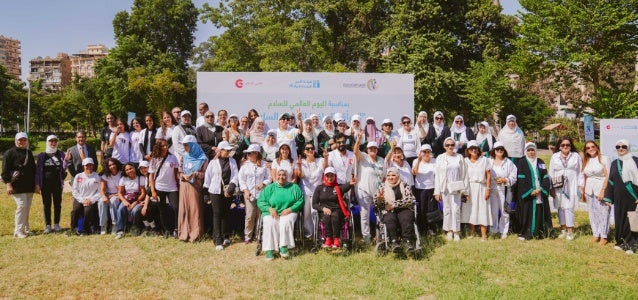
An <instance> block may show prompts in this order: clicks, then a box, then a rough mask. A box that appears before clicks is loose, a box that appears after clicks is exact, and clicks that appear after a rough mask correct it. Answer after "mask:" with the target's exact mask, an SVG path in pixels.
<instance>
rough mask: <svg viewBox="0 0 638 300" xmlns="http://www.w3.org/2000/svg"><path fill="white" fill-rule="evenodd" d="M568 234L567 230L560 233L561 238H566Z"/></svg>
mask: <svg viewBox="0 0 638 300" xmlns="http://www.w3.org/2000/svg"><path fill="white" fill-rule="evenodd" d="M566 236H567V231H565V230H561V231H560V234H559V235H558V238H559V239H564V238H565V237H566Z"/></svg>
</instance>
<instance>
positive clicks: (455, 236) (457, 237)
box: [454, 233, 461, 242]
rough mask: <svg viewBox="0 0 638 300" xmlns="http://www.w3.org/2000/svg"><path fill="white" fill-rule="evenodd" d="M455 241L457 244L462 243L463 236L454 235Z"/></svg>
mask: <svg viewBox="0 0 638 300" xmlns="http://www.w3.org/2000/svg"><path fill="white" fill-rule="evenodd" d="M454 241H455V242H460V241H461V236H460V235H459V234H458V233H457V234H454Z"/></svg>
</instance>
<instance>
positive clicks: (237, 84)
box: [235, 78, 264, 89]
mask: <svg viewBox="0 0 638 300" xmlns="http://www.w3.org/2000/svg"><path fill="white" fill-rule="evenodd" d="M263 84H264V83H263V82H261V81H244V80H243V79H241V78H237V80H235V87H236V88H238V89H241V88H244V87H249V86H259V85H263Z"/></svg>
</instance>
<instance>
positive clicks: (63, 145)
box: [58, 138, 101, 151]
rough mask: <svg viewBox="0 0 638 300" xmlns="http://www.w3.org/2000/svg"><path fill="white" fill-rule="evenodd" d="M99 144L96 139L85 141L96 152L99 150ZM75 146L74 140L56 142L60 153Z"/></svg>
mask: <svg viewBox="0 0 638 300" xmlns="http://www.w3.org/2000/svg"><path fill="white" fill-rule="evenodd" d="M100 143H101V141H100V139H97V138H87V139H86V144H87V145H90V146H93V147H94V148H95V150H96V151H98V150H100ZM75 144H76V142H75V138H71V139H66V140H60V141H59V142H58V149H60V150H62V151H66V150H67V149H69V148H71V147H73V146H74V145H75Z"/></svg>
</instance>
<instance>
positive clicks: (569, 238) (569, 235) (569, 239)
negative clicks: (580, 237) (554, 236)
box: [566, 232, 574, 241]
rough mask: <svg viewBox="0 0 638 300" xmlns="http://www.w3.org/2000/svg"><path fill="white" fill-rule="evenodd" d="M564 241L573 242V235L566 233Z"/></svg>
mask: <svg viewBox="0 0 638 300" xmlns="http://www.w3.org/2000/svg"><path fill="white" fill-rule="evenodd" d="M566 240H567V241H573V240H574V234H573V233H571V232H568V233H567V238H566Z"/></svg>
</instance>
